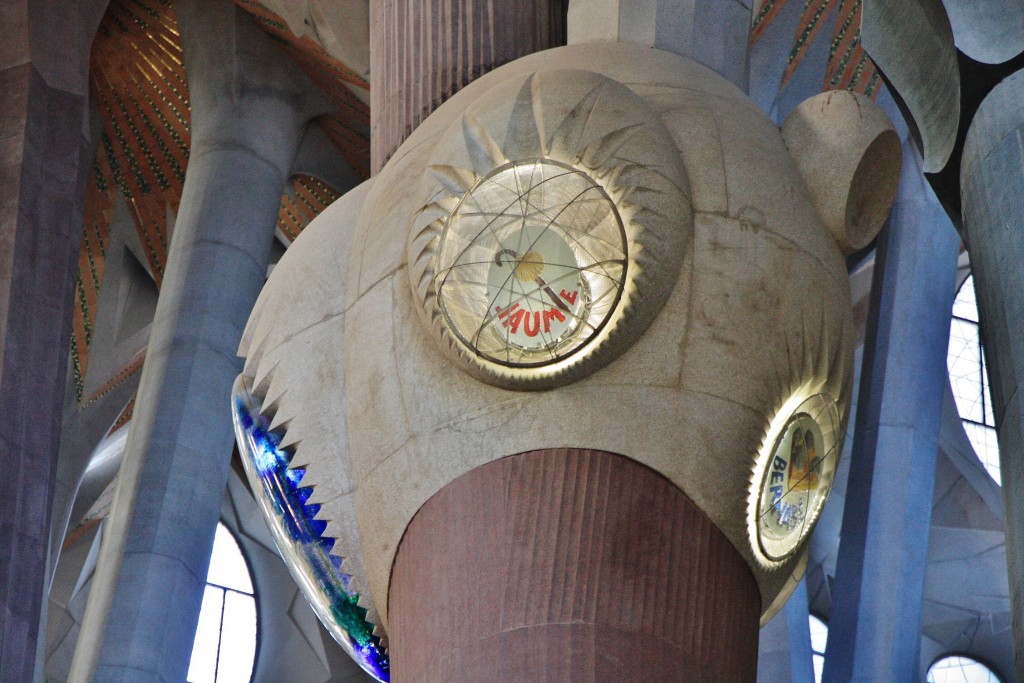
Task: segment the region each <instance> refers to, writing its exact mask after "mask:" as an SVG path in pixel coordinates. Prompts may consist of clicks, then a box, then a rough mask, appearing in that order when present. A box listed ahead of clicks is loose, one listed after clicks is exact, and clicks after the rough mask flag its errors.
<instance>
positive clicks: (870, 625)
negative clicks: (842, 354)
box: [824, 148, 960, 683]
mask: <svg viewBox="0 0 1024 683" xmlns="http://www.w3.org/2000/svg"><path fill="white" fill-rule="evenodd" d="M903 158H904V173H903V179H902V181H901V183H900V192H899V195H898V196H897V198H896V203H895V204H894V206H893V210H892V215H891V216H890V217H889V223H888V225H887V226H886V227H885V228H884V229H883V230H882V233H881V234H880V235H879V237H878V253H877V256H876V260H875V272H874V281H873V284H872V290H871V313H870V316H869V318H868V327H867V339H866V342H865V348H864V363H863V366H862V370H861V380H860V382H861V384H860V392H859V399H858V401H859V403H858V406H857V418H856V425H855V428H854V432H853V456H852V459H851V461H850V478H849V483H848V484H847V489H846V505H845V508H844V510H843V526H842V537H841V540H840V544H839V555H838V560H837V561H836V567H837V569H836V580H835V589H834V591H833V594H832V614H831V617H830V619H829V634H828V645H827V652H828V656H827V657H826V658H825V672H824V680H825V681H844V682H849V681H856V682H858V683H868V682H874V681H913V680H919V671H918V668H919V663H918V658H919V652H920V646H921V606H922V602H923V600H924V579H925V568H926V564H927V555H928V532H929V530H930V528H931V512H932V493H933V490H934V487H935V458H936V454H937V452H938V437H939V425H940V417H941V415H942V399H943V396H944V391H945V386H946V382H947V379H946V350H947V346H948V342H949V315H950V310H951V308H952V304H953V295H954V288H955V279H956V260H957V256H958V254H959V245H960V239H959V237H958V235H957V233H956V231H955V230H954V229H953V226H952V225H951V224H950V222H949V219H948V218H947V217H946V215H945V213H944V212H943V211H942V209H941V208H940V206H939V204H938V202H937V201H936V200H935V198H934V196H933V195H931V191H930V190H929V189H927V188H926V186H925V185H924V180H923V178H922V176H921V173H920V170H919V168H918V167H916V165H915V163H914V161H915V158H916V157H915V156H914V152H913V151H912V150H909V149H907V148H904V155H903Z"/></svg>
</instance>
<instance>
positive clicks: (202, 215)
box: [71, 0, 323, 683]
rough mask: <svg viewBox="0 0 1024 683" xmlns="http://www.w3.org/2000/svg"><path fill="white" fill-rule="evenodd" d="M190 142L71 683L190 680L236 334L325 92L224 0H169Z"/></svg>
mask: <svg viewBox="0 0 1024 683" xmlns="http://www.w3.org/2000/svg"><path fill="white" fill-rule="evenodd" d="M175 6H176V9H177V12H178V19H179V23H180V25H181V28H182V43H183V46H184V50H185V68H186V73H187V75H188V83H189V95H190V99H191V108H192V147H191V152H190V156H189V165H188V168H187V171H186V177H185V184H184V189H183V193H182V198H181V206H180V210H179V212H178V217H177V222H176V223H175V228H174V238H173V240H172V242H171V246H170V250H169V254H168V261H167V270H166V273H165V275H164V279H163V286H162V290H161V293H160V299H159V302H158V304H157V310H156V316H155V319H154V322H153V329H152V333H151V336H150V342H149V348H148V352H147V355H146V364H145V366H144V368H143V372H142V378H141V380H140V388H139V394H138V398H137V401H136V405H135V414H134V418H133V420H132V425H131V431H130V433H129V437H128V443H127V446H126V450H125V456H124V462H123V465H122V468H121V474H120V480H119V484H118V490H117V494H116V497H115V501H114V506H113V509H112V512H111V515H110V518H109V520H108V523H107V527H106V533H105V536H104V542H103V547H102V550H101V559H100V565H99V567H98V569H97V573H96V576H95V578H94V584H93V588H92V592H91V594H90V598H89V604H88V608H87V611H86V616H85V622H84V624H83V628H82V631H81V636H80V638H79V644H78V649H77V651H76V654H75V659H74V662H73V665H72V673H71V680H73V681H91V680H93V671H95V680H99V681H105V682H107V681H126V682H127V681H131V682H132V683H143V682H146V681H163V682H164V683H168V682H170V681H183V680H185V677H186V673H187V670H188V665H189V654H190V651H191V648H192V641H193V637H194V634H195V627H196V622H197V621H198V618H199V608H200V603H201V601H202V595H203V588H204V584H205V576H206V570H207V566H208V564H209V560H210V550H211V547H212V545H213V536H214V531H215V528H216V524H217V520H218V519H219V516H220V508H221V502H222V500H223V494H224V486H225V483H226V480H227V474H228V468H229V464H230V459H231V449H232V442H233V436H232V429H231V413H230V408H229V401H228V397H229V396H230V393H231V384H232V382H233V380H234V378H235V376H236V375H237V374H238V372H239V369H240V365H241V364H240V361H239V359H238V358H237V357H236V351H237V348H238V342H239V339H240V337H241V334H242V330H243V328H244V325H245V323H246V320H247V319H248V317H249V312H250V310H251V308H252V304H253V303H254V301H255V300H256V297H257V295H258V294H259V292H260V289H261V288H262V286H263V283H264V280H265V277H266V272H267V259H268V256H269V252H270V245H271V241H272V240H273V235H274V226H275V222H276V217H277V211H278V204H279V201H280V197H281V193H282V191H283V189H284V186H285V182H286V181H287V178H288V173H289V170H290V168H291V164H292V160H293V158H294V156H295V152H296V149H297V147H298V144H299V140H300V138H301V135H302V131H303V128H304V126H305V123H306V122H307V121H308V120H309V118H310V117H311V116H312V115H315V114H318V113H322V110H321V107H320V105H321V104H322V102H323V100H321V98H320V96H319V95H318V94H317V93H316V92H315V91H314V90H313V89H312V86H310V85H309V82H308V81H307V80H306V79H305V77H304V76H302V74H301V72H299V71H298V70H297V69H296V68H295V67H294V66H293V65H291V63H290V62H288V61H287V60H286V59H284V57H283V55H282V54H281V53H280V52H278V51H277V49H276V48H275V47H274V46H273V44H272V43H271V42H270V40H269V39H268V37H267V36H266V35H265V34H264V33H263V32H262V31H261V30H260V29H259V28H257V27H256V26H255V25H254V24H252V23H251V21H250V20H249V19H248V18H247V17H246V16H245V15H243V14H242V13H241V12H240V10H238V9H236V7H235V4H234V3H233V2H230V1H229V0H217V2H202V1H200V0H189V1H187V2H186V1H184V0H181V1H179V2H176V3H175Z"/></svg>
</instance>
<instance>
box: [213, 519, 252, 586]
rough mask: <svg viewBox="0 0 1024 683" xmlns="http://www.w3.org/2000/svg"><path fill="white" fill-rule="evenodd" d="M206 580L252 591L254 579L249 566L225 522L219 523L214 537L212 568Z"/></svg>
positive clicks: (219, 584)
mask: <svg viewBox="0 0 1024 683" xmlns="http://www.w3.org/2000/svg"><path fill="white" fill-rule="evenodd" d="M206 581H207V582H208V583H215V584H217V585H218V586H225V587H227V588H234V589H235V590H239V591H243V592H245V593H252V579H251V578H250V577H249V568H248V567H247V566H246V565H245V558H244V557H243V556H242V551H241V550H239V549H238V542H237V541H235V538H234V536H232V535H231V532H230V531H228V529H227V527H226V526H224V525H223V524H218V525H217V535H216V536H215V537H214V539H213V554H212V555H210V569H209V570H208V571H207V573H206Z"/></svg>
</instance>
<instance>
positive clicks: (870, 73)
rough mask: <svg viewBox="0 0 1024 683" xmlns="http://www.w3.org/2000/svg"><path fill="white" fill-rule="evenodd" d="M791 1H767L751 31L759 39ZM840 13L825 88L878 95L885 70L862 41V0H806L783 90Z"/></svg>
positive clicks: (834, 31) (752, 38)
mask: <svg viewBox="0 0 1024 683" xmlns="http://www.w3.org/2000/svg"><path fill="white" fill-rule="evenodd" d="M786 2H787V0H765V2H764V4H762V5H761V8H760V10H758V12H757V14H756V15H755V17H754V23H753V26H752V28H751V32H750V40H751V42H752V43H753V42H756V41H757V40H758V39H760V38H761V36H762V35H764V33H765V32H766V31H768V30H770V29H771V27H772V22H773V21H774V19H775V18H776V17H777V16H778V14H779V11H780V10H781V9H782V8H783V6H784V5H785V4H786ZM833 12H836V13H837V16H836V25H835V29H834V30H833V32H832V39H831V43H830V45H829V55H828V64H827V65H826V67H825V79H824V82H823V83H822V88H821V89H822V90H823V91H824V90H852V91H854V92H859V93H862V94H864V95H867V96H868V97H872V98H876V97H877V96H878V92H879V86H880V84H881V73H879V71H878V68H877V67H876V66H875V63H874V62H872V61H871V58H870V57H868V55H867V53H866V52H865V51H864V48H863V47H862V46H861V44H860V26H861V16H862V14H863V2H862V0H806V1H805V3H804V7H803V13H802V14H801V16H800V21H799V23H798V25H797V30H796V34H795V35H794V37H793V47H792V49H791V50H790V52H789V56H788V58H787V62H786V70H785V72H784V74H783V77H782V83H781V85H780V86H779V91H780V92H781V91H782V90H783V89H784V88H785V87H786V84H787V83H789V80H790V79H791V78H792V77H793V74H794V73H795V72H796V70H797V68H798V67H799V66H800V64H801V63H802V62H803V59H804V57H806V56H807V52H808V50H809V49H810V47H811V45H812V44H813V43H814V41H815V40H817V39H818V37H819V33H820V31H821V29H822V27H823V26H824V25H825V22H826V20H827V19H828V18H829V17H830V15H831V14H832V13H833Z"/></svg>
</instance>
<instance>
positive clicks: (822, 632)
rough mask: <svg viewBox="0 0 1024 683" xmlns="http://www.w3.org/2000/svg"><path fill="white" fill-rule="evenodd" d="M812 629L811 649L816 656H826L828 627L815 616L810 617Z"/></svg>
mask: <svg viewBox="0 0 1024 683" xmlns="http://www.w3.org/2000/svg"><path fill="white" fill-rule="evenodd" d="M808 622H809V623H810V627H811V649H812V650H814V652H815V654H819V655H823V654H825V643H826V642H827V641H828V626H826V625H825V622H823V621H822V620H821V619H819V618H818V617H816V616H814V615H813V614H812V615H810V616H809V617H808Z"/></svg>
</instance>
